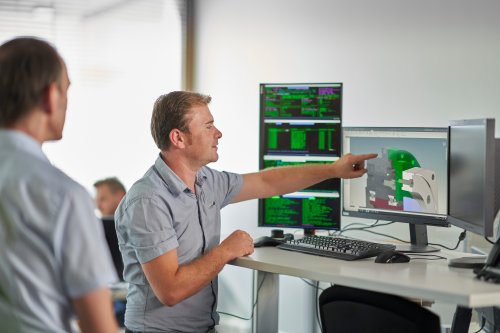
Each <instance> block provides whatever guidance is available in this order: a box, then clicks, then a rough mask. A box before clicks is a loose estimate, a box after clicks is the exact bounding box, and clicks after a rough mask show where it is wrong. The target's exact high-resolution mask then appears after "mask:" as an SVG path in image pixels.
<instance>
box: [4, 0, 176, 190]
mask: <svg viewBox="0 0 500 333" xmlns="http://www.w3.org/2000/svg"><path fill="white" fill-rule="evenodd" d="M183 6H184V2H183V1H178V0H177V1H176V0H162V1H159V0H141V1H131V0H122V1H119V0H114V1H110V0H105V1H103V0H91V1H88V0H87V1H80V0H58V1H42V0H37V1H17V0H10V1H5V0H4V1H0V43H3V42H4V41H6V40H8V39H10V38H13V37H15V36H19V35H32V36H39V37H42V38H45V39H47V40H49V41H50V42H52V43H53V44H54V45H55V46H56V47H57V48H58V50H59V51H60V53H61V54H62V56H63V58H64V59H65V61H66V63H67V66H68V71H69V75H70V80H71V88H70V90H69V97H68V98H69V103H68V111H67V116H66V125H65V130H64V137H63V140H62V141H60V142H57V143H47V144H45V145H44V151H45V152H46V153H47V155H48V156H49V158H50V160H51V161H52V162H53V163H54V164H55V165H56V166H58V167H59V168H61V169H63V170H64V171H65V172H66V173H68V174H69V175H70V176H71V177H73V178H75V179H76V180H77V181H79V182H80V183H82V184H83V185H84V186H86V187H87V188H88V189H89V190H93V189H92V184H93V182H94V181H96V180H97V179H100V178H104V177H108V176H117V177H119V178H121V179H122V181H123V182H124V183H125V185H126V186H127V187H129V186H130V185H131V184H132V183H133V182H134V181H135V180H137V179H138V178H139V177H140V176H141V175H142V174H143V173H144V172H145V171H146V169H147V168H148V167H149V166H150V165H151V164H152V163H153V161H154V159H155V158H156V156H157V149H156V146H155V144H154V141H153V139H152V137H151V134H150V130H149V122H150V118H151V111H152V107H153V103H154V101H155V100H156V98H157V97H158V96H159V95H161V94H164V93H166V92H169V91H172V90H179V89H181V84H182V80H181V78H182V76H181V74H182V50H183V48H182V45H183V42H182V36H183V27H182V25H183V21H184V20H183V17H182V16H183V15H184V14H183V13H184V12H185V10H184V8H183Z"/></svg>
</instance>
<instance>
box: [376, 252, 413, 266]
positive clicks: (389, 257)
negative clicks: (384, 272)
mask: <svg viewBox="0 0 500 333" xmlns="http://www.w3.org/2000/svg"><path fill="white" fill-rule="evenodd" d="M409 261H410V257H408V256H407V255H406V254H404V253H403V252H399V251H396V250H388V251H384V252H382V253H380V254H379V255H378V256H377V257H376V258H375V262H376V263H379V264H395V263H402V262H409Z"/></svg>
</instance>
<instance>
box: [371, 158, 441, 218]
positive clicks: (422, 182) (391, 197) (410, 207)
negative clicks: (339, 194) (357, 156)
mask: <svg viewBox="0 0 500 333" xmlns="http://www.w3.org/2000/svg"><path fill="white" fill-rule="evenodd" d="M367 169H368V172H367V175H368V179H367V182H366V205H367V207H371V208H378V209H388V210H399V211H411V212H422V213H437V209H438V202H437V197H438V184H437V180H436V174H435V172H434V171H433V170H428V169H424V168H422V167H420V163H419V162H418V160H417V159H416V158H415V156H413V154H411V153H410V152H408V151H406V150H401V149H393V148H382V152H381V154H379V157H378V158H374V159H371V160H368V161H367Z"/></svg>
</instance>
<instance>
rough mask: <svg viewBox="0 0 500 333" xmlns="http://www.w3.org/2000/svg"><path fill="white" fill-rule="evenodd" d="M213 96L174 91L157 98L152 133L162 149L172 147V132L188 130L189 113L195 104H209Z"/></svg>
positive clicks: (152, 120)
mask: <svg viewBox="0 0 500 333" xmlns="http://www.w3.org/2000/svg"><path fill="white" fill-rule="evenodd" d="M211 100H212V97H210V96H208V95H203V94H199V93H195V92H190V91H173V92H171V93H168V94H166V95H161V96H160V97H158V99H157V100H156V102H155V104H154V107H153V115H152V117H151V135H152V136H153V139H154V141H155V143H156V146H158V148H159V149H160V150H162V151H163V150H166V149H168V148H169V147H170V144H171V142H170V138H169V135H170V132H171V131H172V130H173V129H178V130H179V131H182V132H188V131H189V128H188V122H189V117H188V115H189V113H190V111H191V109H192V108H193V107H194V106H202V105H208V104H209V103H210V101H211Z"/></svg>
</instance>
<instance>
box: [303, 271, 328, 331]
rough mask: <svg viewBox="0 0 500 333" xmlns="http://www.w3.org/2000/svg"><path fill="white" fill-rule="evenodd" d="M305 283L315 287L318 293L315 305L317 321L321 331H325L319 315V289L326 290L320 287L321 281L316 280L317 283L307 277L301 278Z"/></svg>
mask: <svg viewBox="0 0 500 333" xmlns="http://www.w3.org/2000/svg"><path fill="white" fill-rule="evenodd" d="M300 279H301V280H302V281H303V282H304V283H306V284H308V285H309V286H311V287H313V288H314V289H315V293H316V306H315V307H314V310H315V316H316V321H317V322H318V326H319V328H320V332H323V328H322V327H321V319H320V317H319V291H320V290H321V291H324V289H323V288H320V287H319V281H316V283H315V284H313V283H311V282H309V281H307V280H306V279H303V278H300Z"/></svg>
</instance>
